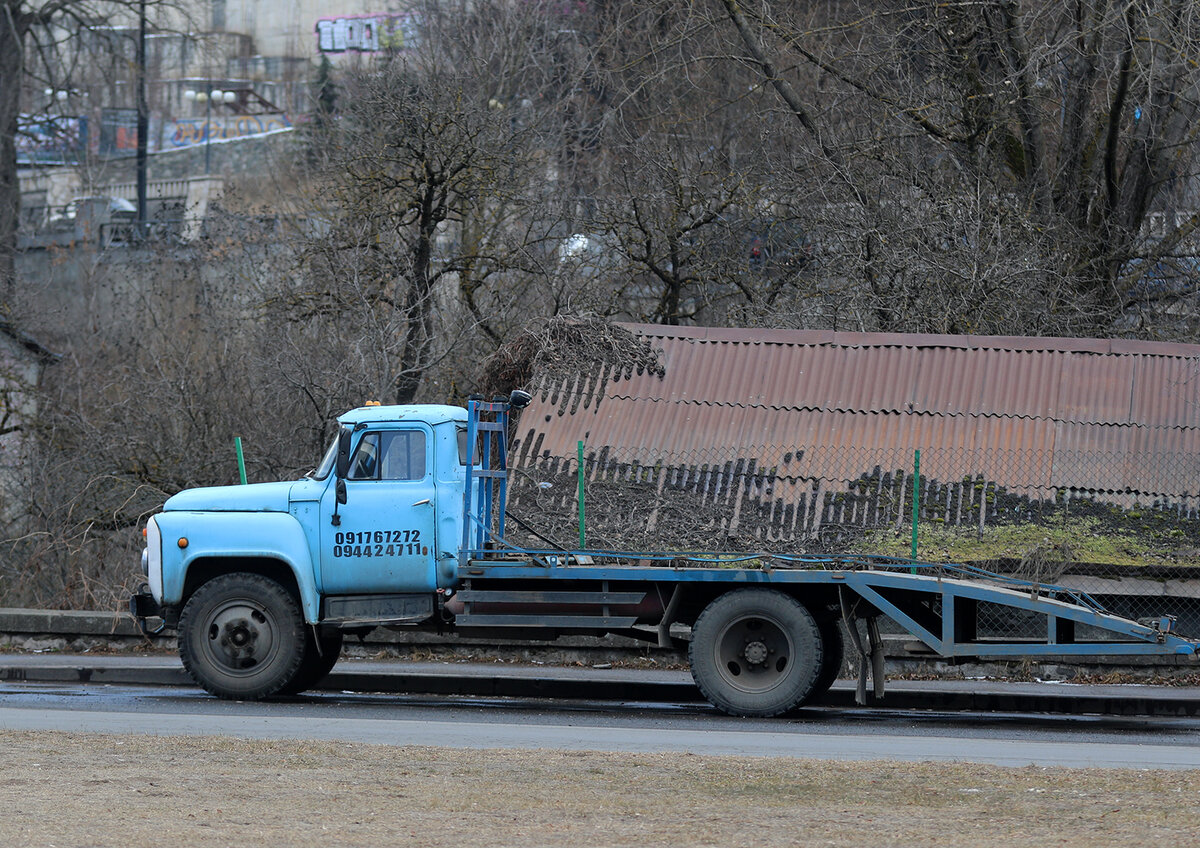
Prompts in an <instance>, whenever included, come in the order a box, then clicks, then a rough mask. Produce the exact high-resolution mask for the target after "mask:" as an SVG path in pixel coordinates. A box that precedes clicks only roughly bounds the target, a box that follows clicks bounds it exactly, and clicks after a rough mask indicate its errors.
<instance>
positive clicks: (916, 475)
mask: <svg viewBox="0 0 1200 848" xmlns="http://www.w3.org/2000/svg"><path fill="white" fill-rule="evenodd" d="M920 489H921V449H920V448H917V449H916V451H914V452H913V498H912V501H913V507H912V560H913V562H916V560H917V507H918V503H919V498H920ZM913 570H914V571H915V570H916V569H913Z"/></svg>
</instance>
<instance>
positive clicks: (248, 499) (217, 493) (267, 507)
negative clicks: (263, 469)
mask: <svg viewBox="0 0 1200 848" xmlns="http://www.w3.org/2000/svg"><path fill="white" fill-rule="evenodd" d="M294 485H295V482H294V481H292V482H287V483H252V484H251V485H249V486H206V487H203V488H199V489H185V490H184V491H182V492H180V493H179V494H177V495H174V496H173V497H170V498H168V499H167V502H166V503H165V504H163V509H164V510H166V511H173V510H186V511H190V512H287V511H288V501H289V498H288V494H289V492H291V490H292V486H294Z"/></svg>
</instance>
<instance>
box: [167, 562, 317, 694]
mask: <svg viewBox="0 0 1200 848" xmlns="http://www.w3.org/2000/svg"><path fill="white" fill-rule="evenodd" d="M306 643H307V637H306V634H305V632H304V618H303V616H302V615H301V614H300V606H299V604H298V603H297V602H296V599H295V598H293V597H292V595H291V594H290V593H288V591H287V590H286V589H284V588H283V587H282V586H280V585H279V584H278V583H276V582H275V581H274V580H271V579H269V578H266V577H263V576H261V575H258V574H224V575H221V576H220V577H214V578H213V579H212V580H210V581H208V582H207V583H205V584H204V585H203V586H201V587H200V588H199V589H197V590H196V593H195V594H194V595H192V597H191V598H190V599H189V600H188V602H187V604H186V605H184V608H183V613H182V614H181V615H180V617H179V656H180V658H181V659H182V660H183V665H184V667H185V668H186V669H187V670H188V673H189V674H191V676H192V677H193V679H195V681H196V682H197V683H199V684H200V685H201V686H203V687H204V688H205V689H206V690H207V691H209V692H211V693H212V694H214V695H216V696H217V697H219V698H236V699H241V700H249V701H254V700H259V699H261V698H267V697H270V696H271V695H274V694H276V693H278V692H280V691H282V689H283V687H284V686H286V685H287V684H288V683H289V682H290V681H292V680H293V679H295V677H296V674H297V672H298V671H299V669H300V666H301V663H302V662H303V660H304V653H305V645H306Z"/></svg>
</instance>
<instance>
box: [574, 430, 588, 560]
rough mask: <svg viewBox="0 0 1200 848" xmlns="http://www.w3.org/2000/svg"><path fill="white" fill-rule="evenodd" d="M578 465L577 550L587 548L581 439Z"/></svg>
mask: <svg viewBox="0 0 1200 848" xmlns="http://www.w3.org/2000/svg"><path fill="white" fill-rule="evenodd" d="M576 465H577V466H578V467H579V550H581V551H584V550H587V542H586V541H585V540H584V535H583V441H582V440H580V442H579V458H578V461H577V462H576Z"/></svg>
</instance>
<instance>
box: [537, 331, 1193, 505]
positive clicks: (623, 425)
mask: <svg viewBox="0 0 1200 848" xmlns="http://www.w3.org/2000/svg"><path fill="white" fill-rule="evenodd" d="M625 326H626V328H627V329H629V330H631V331H633V332H634V333H636V334H638V335H639V336H641V337H643V338H644V339H646V340H647V341H648V342H649V343H650V344H651V346H652V347H654V348H655V349H657V350H659V351H660V357H661V360H662V365H663V369H664V373H663V374H662V375H661V376H659V375H656V374H651V373H648V372H644V373H641V374H636V373H635V374H631V375H628V376H623V375H619V374H612V373H597V374H593V375H586V376H585V378H584V379H581V380H578V381H574V380H573V381H570V382H569V384H567V383H562V382H560V383H551V382H535V385H534V386H533V391H534V394H535V399H534V402H533V403H532V404H531V405H530V406H529V407H528V408H527V409H526V410H525V411H524V412H523V413H522V415H521V417H520V421H519V424H518V431H517V436H518V439H517V442H516V443H515V444H514V448H515V455H516V460H517V462H529V461H531V460H532V459H533V458H534V457H536V456H557V457H572V456H574V455H575V450H576V444H577V442H578V441H579V440H581V439H582V440H583V441H584V442H585V443H586V445H587V447H588V450H589V451H596V450H599V449H601V448H609V449H610V453H612V454H613V455H615V456H619V457H622V461H633V460H636V461H639V462H662V463H665V464H670V465H695V464H703V463H705V462H716V461H724V460H725V459H729V458H744V459H755V460H757V461H758V462H759V464H760V465H762V466H768V467H771V466H776V465H778V464H780V463H782V462H783V459H784V457H791V458H792V459H791V460H790V462H791V464H792V465H794V466H795V468H794V469H793V470H794V471H795V473H796V474H797V475H799V476H803V477H812V478H826V479H830V480H842V481H847V480H852V479H857V478H859V477H861V476H862V475H864V474H869V473H870V471H871V468H872V467H873V464H878V463H883V462H887V463H895V462H898V461H905V462H907V461H908V459H907V458H911V456H912V452H913V451H914V450H916V449H920V450H921V451H922V472H923V474H924V475H925V476H930V477H937V478H940V479H942V480H946V479H952V478H954V477H956V476H957V477H958V478H960V479H961V477H962V476H963V475H966V474H976V473H979V474H984V475H987V476H988V477H989V479H992V480H995V481H996V482H997V483H998V484H1000V485H1004V486H1007V487H1009V488H1011V489H1013V490H1018V491H1022V490H1023V491H1027V492H1030V493H1031V494H1032V493H1035V492H1037V493H1041V494H1042V495H1044V494H1045V493H1046V491H1047V490H1052V489H1054V488H1058V487H1067V488H1076V489H1085V490H1098V491H1110V492H1134V493H1151V494H1155V495H1171V496H1178V495H1184V494H1191V495H1195V494H1196V488H1197V484H1198V483H1200V477H1198V476H1197V472H1200V345H1186V344H1175V343H1154V342H1140V341H1126V340H1117V339H1113V340H1105V339H1054V338H1019V337H977V336H930V335H903V334H883V333H835V332H828V331H791V330H749V329H713V328H696V327H682V328H681V327H664V326H659V325H625ZM968 456H969V459H965V458H964V457H968ZM720 458H724V459H720Z"/></svg>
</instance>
